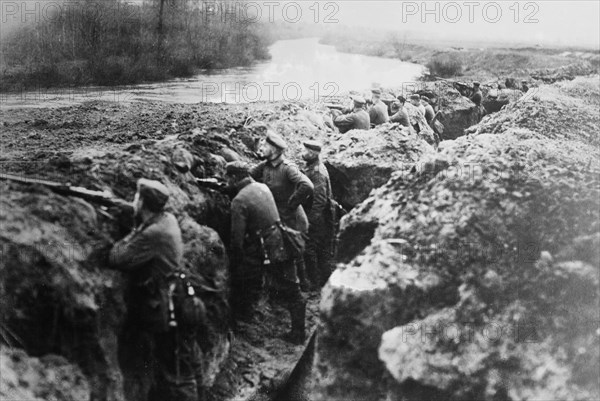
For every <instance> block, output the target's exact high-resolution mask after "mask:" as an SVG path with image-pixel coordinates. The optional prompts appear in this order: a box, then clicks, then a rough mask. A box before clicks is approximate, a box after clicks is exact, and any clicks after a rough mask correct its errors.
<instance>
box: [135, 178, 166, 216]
mask: <svg viewBox="0 0 600 401" xmlns="http://www.w3.org/2000/svg"><path fill="white" fill-rule="evenodd" d="M137 190H138V192H139V193H140V196H141V197H142V199H143V200H144V202H145V203H146V204H147V205H148V206H149V205H153V206H154V207H153V208H154V209H161V208H162V207H163V206H164V205H165V204H166V203H167V201H168V200H169V190H168V189H167V187H165V186H164V185H163V184H162V183H160V182H158V181H155V180H148V179H146V178H140V179H139V180H138V182H137Z"/></svg>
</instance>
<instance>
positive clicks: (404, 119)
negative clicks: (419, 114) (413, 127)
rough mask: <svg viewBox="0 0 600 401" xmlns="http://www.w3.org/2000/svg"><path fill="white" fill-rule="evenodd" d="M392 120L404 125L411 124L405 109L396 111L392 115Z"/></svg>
mask: <svg viewBox="0 0 600 401" xmlns="http://www.w3.org/2000/svg"><path fill="white" fill-rule="evenodd" d="M390 121H391V122H393V123H400V125H403V126H405V127H408V126H409V122H408V114H406V112H405V111H403V110H399V111H398V112H396V114H394V115H393V116H392V117H390Z"/></svg>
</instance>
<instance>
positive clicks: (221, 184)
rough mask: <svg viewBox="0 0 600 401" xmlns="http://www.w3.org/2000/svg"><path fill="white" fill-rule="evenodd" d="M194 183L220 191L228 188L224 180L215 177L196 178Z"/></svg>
mask: <svg viewBox="0 0 600 401" xmlns="http://www.w3.org/2000/svg"><path fill="white" fill-rule="evenodd" d="M196 184H198V186H199V187H200V188H207V189H211V190H213V191H218V192H221V193H225V192H226V191H227V188H228V185H227V183H226V182H225V181H222V180H220V179H218V178H216V177H210V178H196Z"/></svg>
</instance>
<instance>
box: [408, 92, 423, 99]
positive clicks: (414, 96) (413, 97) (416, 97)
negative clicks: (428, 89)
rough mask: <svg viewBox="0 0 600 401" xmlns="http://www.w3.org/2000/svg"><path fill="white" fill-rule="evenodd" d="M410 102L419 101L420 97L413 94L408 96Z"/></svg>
mask: <svg viewBox="0 0 600 401" xmlns="http://www.w3.org/2000/svg"><path fill="white" fill-rule="evenodd" d="M410 100H421V96H419V95H418V94H416V93H415V94H414V95H411V96H410Z"/></svg>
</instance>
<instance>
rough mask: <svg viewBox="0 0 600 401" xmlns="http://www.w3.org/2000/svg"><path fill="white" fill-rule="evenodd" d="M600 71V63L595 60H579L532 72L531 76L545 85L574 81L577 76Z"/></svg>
mask: <svg viewBox="0 0 600 401" xmlns="http://www.w3.org/2000/svg"><path fill="white" fill-rule="evenodd" d="M599 70H600V62H599V61H598V59H597V58H596V59H595V60H579V61H576V62H574V63H572V64H569V65H566V66H562V67H558V68H545V69H539V70H534V71H530V72H529V74H530V75H531V77H532V78H533V79H537V80H540V81H542V82H545V83H554V82H557V81H563V80H569V81H570V80H573V79H574V78H576V77H577V76H584V75H591V74H598V72H599Z"/></svg>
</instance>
